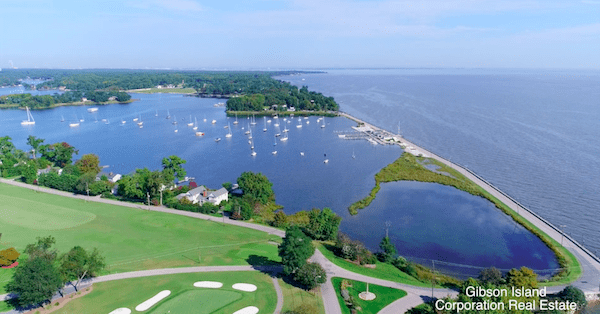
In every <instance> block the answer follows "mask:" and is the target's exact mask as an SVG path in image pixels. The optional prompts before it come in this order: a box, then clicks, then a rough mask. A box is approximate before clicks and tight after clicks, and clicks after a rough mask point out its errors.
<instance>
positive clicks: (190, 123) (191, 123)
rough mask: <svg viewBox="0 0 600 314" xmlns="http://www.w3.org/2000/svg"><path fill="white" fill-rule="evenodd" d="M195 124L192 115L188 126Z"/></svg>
mask: <svg viewBox="0 0 600 314" xmlns="http://www.w3.org/2000/svg"><path fill="white" fill-rule="evenodd" d="M193 125H194V122H192V115H190V122H189V123H188V124H187V126H193Z"/></svg>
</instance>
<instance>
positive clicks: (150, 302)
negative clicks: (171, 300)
mask: <svg viewBox="0 0 600 314" xmlns="http://www.w3.org/2000/svg"><path fill="white" fill-rule="evenodd" d="M170 294H171V291H170V290H163V291H161V292H159V293H157V294H156V295H155V296H153V297H152V298H150V299H148V300H146V301H144V302H143V303H141V304H140V305H138V306H136V307H135V310H136V311H138V312H142V311H145V310H147V309H149V308H151V307H152V306H153V305H154V304H156V303H158V302H160V300H162V299H164V298H166V297H168V296H169V295H170Z"/></svg>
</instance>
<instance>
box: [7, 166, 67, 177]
mask: <svg viewBox="0 0 600 314" xmlns="http://www.w3.org/2000/svg"><path fill="white" fill-rule="evenodd" d="M0 164H2V163H0ZM52 171H54V172H56V173H58V175H61V174H62V171H63V170H62V169H61V168H58V167H56V168H53V167H50V166H48V167H46V168H44V169H38V171H37V175H38V177H39V176H40V175H41V174H47V173H50V172H52Z"/></svg>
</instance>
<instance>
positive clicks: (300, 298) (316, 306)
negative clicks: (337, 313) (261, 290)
mask: <svg viewBox="0 0 600 314" xmlns="http://www.w3.org/2000/svg"><path fill="white" fill-rule="evenodd" d="M279 286H280V287H281V291H282V293H283V309H282V311H281V312H282V313H285V312H286V311H293V310H295V309H297V308H299V307H301V306H303V307H304V308H305V309H308V310H310V313H314V314H321V313H325V306H324V305H323V297H322V296H321V289H320V288H318V289H314V290H312V291H306V290H303V289H300V288H297V287H294V286H292V285H290V284H288V283H286V282H285V281H283V280H282V279H279ZM259 313H260V312H259Z"/></svg>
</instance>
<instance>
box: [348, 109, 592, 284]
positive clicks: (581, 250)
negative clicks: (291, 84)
mask: <svg viewBox="0 0 600 314" xmlns="http://www.w3.org/2000/svg"><path fill="white" fill-rule="evenodd" d="M340 115H341V116H343V117H346V118H348V119H351V120H354V121H356V122H358V123H365V125H367V126H370V127H371V128H373V129H379V130H381V128H378V127H376V126H374V125H372V124H370V123H367V122H365V121H362V120H360V119H358V118H356V117H353V116H350V115H349V114H347V113H343V112H340ZM397 136H398V137H400V135H397ZM402 142H403V144H406V145H407V146H412V147H415V148H417V150H418V151H421V152H424V153H425V154H427V155H429V156H431V157H432V158H434V159H436V160H438V161H440V162H442V163H444V164H445V165H447V166H449V167H451V168H453V169H454V170H456V171H458V172H460V173H461V174H462V175H464V176H465V177H467V178H469V179H470V180H471V181H473V182H475V183H476V184H477V185H479V186H481V187H482V188H483V189H485V190H486V191H487V192H489V193H490V194H492V195H493V196H494V197H496V198H498V199H499V200H500V201H501V202H503V203H504V204H506V205H507V206H508V207H510V208H511V209H512V210H514V211H515V212H517V213H518V214H519V215H521V216H523V218H525V219H526V220H528V221H529V222H531V223H532V224H534V225H535V226H536V227H538V228H540V229H541V230H542V231H544V232H545V233H546V234H547V235H549V236H550V237H551V238H553V239H554V240H556V241H557V242H559V243H561V242H562V243H563V244H564V246H565V247H566V248H567V249H568V250H569V251H570V252H571V253H573V255H575V257H576V258H577V259H578V261H579V263H580V264H581V267H582V270H583V275H582V276H581V277H580V278H579V279H578V280H576V281H575V282H573V283H572V285H574V286H576V287H578V288H579V289H581V290H582V291H584V292H585V293H588V294H591V293H598V292H599V286H600V259H598V257H596V256H595V255H594V254H592V253H591V252H590V251H589V250H587V249H586V248H585V247H583V246H582V245H581V244H579V243H578V242H577V241H575V240H574V239H572V238H571V237H570V236H568V235H566V234H563V233H562V232H561V231H560V229H558V228H557V227H556V226H554V225H552V224H551V223H550V222H548V221H547V220H545V219H544V218H542V217H541V216H539V215H537V214H536V213H534V212H532V211H531V210H529V209H528V208H526V207H525V206H523V205H521V204H520V203H518V202H517V201H516V200H514V199H513V198H512V197H510V196H509V195H507V194H506V193H504V192H502V191H500V189H498V188H496V187H495V186H493V185H492V184H491V183H489V182H487V181H485V179H483V178H481V177H480V176H478V175H477V174H476V173H474V172H472V171H470V170H469V169H467V168H464V167H462V166H460V165H458V164H455V163H453V162H451V161H449V160H446V159H444V158H442V157H440V156H438V155H436V154H434V153H432V152H430V151H428V150H426V149H424V148H421V147H419V146H418V145H415V144H414V143H412V142H410V141H408V140H406V139H404V138H402ZM562 288H564V286H557V287H552V288H548V291H550V290H552V291H558V290H561V289H562Z"/></svg>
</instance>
